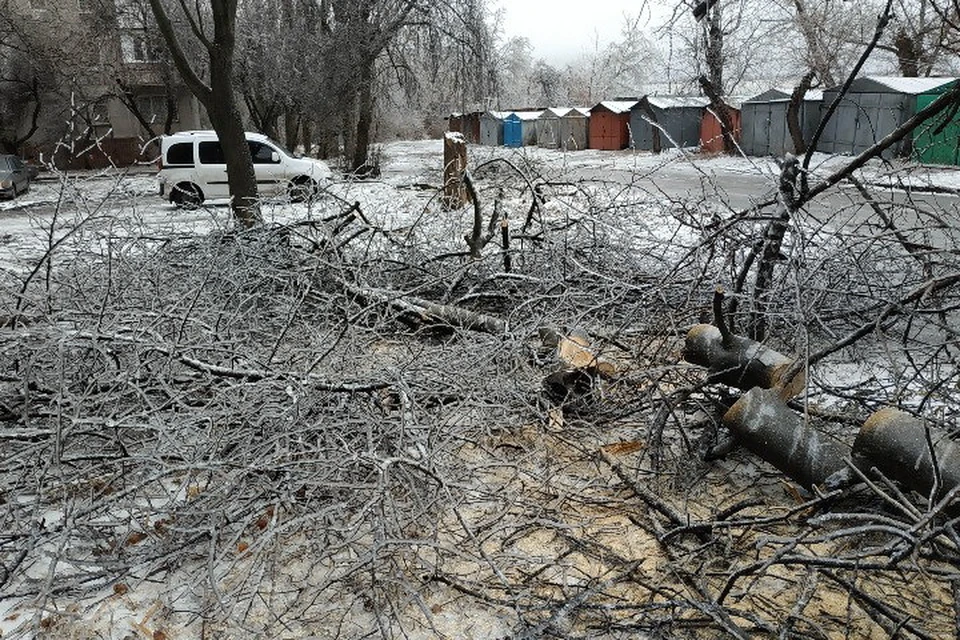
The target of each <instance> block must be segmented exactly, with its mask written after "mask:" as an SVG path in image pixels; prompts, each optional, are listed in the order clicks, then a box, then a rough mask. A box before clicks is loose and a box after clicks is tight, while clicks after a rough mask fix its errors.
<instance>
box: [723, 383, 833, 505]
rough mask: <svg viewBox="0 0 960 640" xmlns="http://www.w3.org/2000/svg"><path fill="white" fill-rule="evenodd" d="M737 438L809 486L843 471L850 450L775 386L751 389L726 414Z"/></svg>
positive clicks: (754, 451) (731, 430) (732, 432)
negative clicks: (817, 427) (800, 413)
mask: <svg viewBox="0 0 960 640" xmlns="http://www.w3.org/2000/svg"><path fill="white" fill-rule="evenodd" d="M723 424H724V426H725V427H727V429H729V430H730V433H731V434H732V435H733V436H734V437H735V438H736V439H737V441H738V442H739V443H740V444H742V445H743V446H744V447H746V448H747V449H749V450H750V451H752V452H753V453H755V454H756V455H758V456H760V457H761V458H763V459H764V460H766V461H767V462H769V463H770V464H772V465H773V466H775V467H776V468H777V469H779V470H780V471H782V472H783V473H785V474H787V475H788V476H790V477H791V478H793V479H794V480H796V481H797V482H798V483H800V485H801V486H803V487H804V488H805V489H812V488H813V486H814V485H816V486H824V484H826V481H827V479H828V478H830V477H831V476H834V477H837V476H835V474H837V475H839V474H840V473H842V472H843V471H844V470H845V468H846V466H845V464H844V462H843V460H844V458H846V457H847V455H848V450H847V449H846V448H845V447H842V446H840V445H839V444H837V443H835V442H834V441H833V440H830V439H828V438H826V437H825V436H822V435H820V433H819V432H818V431H816V430H814V429H813V428H812V427H810V425H809V424H807V423H805V422H804V421H803V420H802V419H801V418H800V416H798V415H797V414H796V413H794V412H793V411H792V410H791V409H790V408H789V407H787V405H786V402H784V400H783V399H782V398H781V397H780V396H779V395H778V394H777V392H776V391H774V390H772V389H761V388H759V387H757V388H754V389H751V390H750V391H748V392H747V393H745V394H744V395H743V396H742V397H741V398H740V399H739V400H738V401H737V402H736V404H734V405H733V406H732V407H730V409H729V410H728V411H727V412H726V413H725V414H724V416H723Z"/></svg>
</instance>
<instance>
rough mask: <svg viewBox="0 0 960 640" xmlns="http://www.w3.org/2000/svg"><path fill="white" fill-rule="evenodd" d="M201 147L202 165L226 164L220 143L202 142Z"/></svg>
mask: <svg viewBox="0 0 960 640" xmlns="http://www.w3.org/2000/svg"><path fill="white" fill-rule="evenodd" d="M199 146H200V149H199V152H200V153H199V156H200V164H226V162H227V161H226V160H224V159H223V149H222V148H220V142H219V141H212V142H201V143H200V145H199Z"/></svg>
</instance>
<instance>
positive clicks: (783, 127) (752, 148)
mask: <svg viewBox="0 0 960 640" xmlns="http://www.w3.org/2000/svg"><path fill="white" fill-rule="evenodd" d="M788 108H789V101H788V100H769V101H757V102H750V101H747V102H744V103H743V104H742V105H741V107H740V124H741V137H740V147H741V148H742V149H743V152H744V153H746V154H747V155H750V156H782V155H784V154H785V153H787V152H789V153H796V149H794V147H793V138H791V137H790V129H789V128H788V127H787V109H788ZM819 122H820V102H819V101H816V100H805V101H804V102H803V103H801V104H800V130H801V131H802V132H803V139H804V140H805V141H806V142H808V143H809V142H810V140H811V139H812V138H813V134H814V132H815V131H816V130H817V125H818V124H819Z"/></svg>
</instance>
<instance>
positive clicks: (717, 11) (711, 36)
mask: <svg viewBox="0 0 960 640" xmlns="http://www.w3.org/2000/svg"><path fill="white" fill-rule="evenodd" d="M722 7H723V3H722V2H715V3H713V4H712V5H710V8H709V9H708V16H709V17H708V18H707V20H706V22H705V23H704V26H703V50H704V62H705V63H706V65H707V79H708V80H709V81H710V84H712V85H713V86H714V87H715V88H716V90H717V91H718V92H719V93H720V94H722V93H723V12H722Z"/></svg>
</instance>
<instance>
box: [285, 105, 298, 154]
mask: <svg viewBox="0 0 960 640" xmlns="http://www.w3.org/2000/svg"><path fill="white" fill-rule="evenodd" d="M283 141H284V143H285V144H286V145H287V149H289V150H290V152H291V153H296V151H297V147H299V146H300V113H299V112H298V111H297V110H295V109H294V108H293V107H287V109H286V110H285V111H284V112H283Z"/></svg>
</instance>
